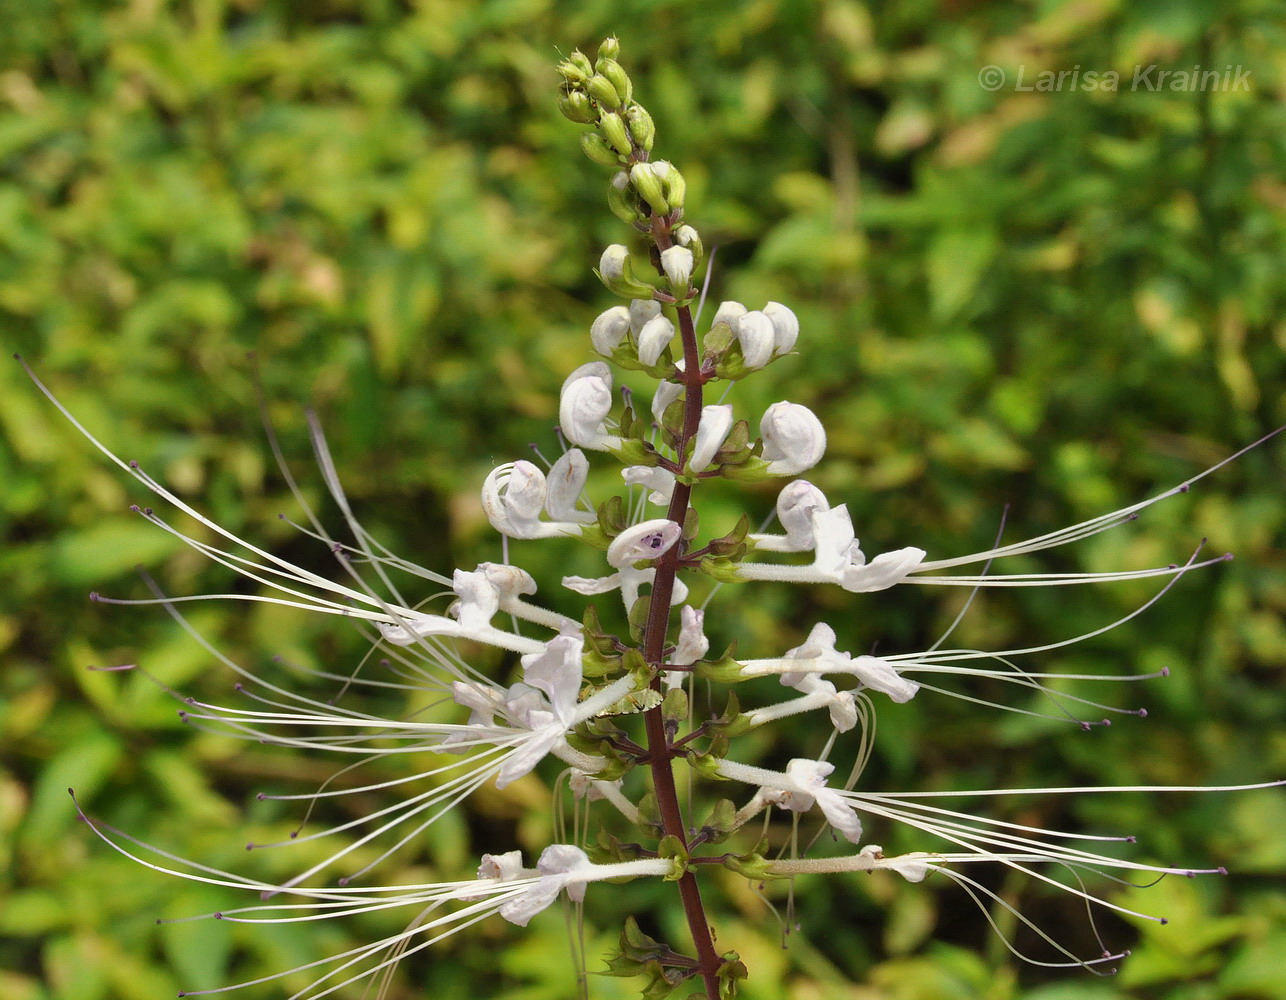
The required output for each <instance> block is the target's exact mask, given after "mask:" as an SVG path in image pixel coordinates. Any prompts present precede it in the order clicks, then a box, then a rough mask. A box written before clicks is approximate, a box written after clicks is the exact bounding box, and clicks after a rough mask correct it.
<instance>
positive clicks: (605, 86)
mask: <svg viewBox="0 0 1286 1000" xmlns="http://www.w3.org/2000/svg"><path fill="white" fill-rule="evenodd" d="M585 89H586V90H588V91H589V96H590V97H592V98H594V100H596V101H598V103H599V104H600V105H602V106H603V107H605V108H608V109H609V110H611V111H619V110H620V107H621V95H620V94H618V93H617V92H616V88H615V87H614V86H612V81H611V80H609V79H608V78H607V77H605V76H603V75H601V74H599V73H595V74H594V75H593V76H591V77H590V78H589V83H587V84H585Z"/></svg>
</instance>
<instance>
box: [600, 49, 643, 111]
mask: <svg viewBox="0 0 1286 1000" xmlns="http://www.w3.org/2000/svg"><path fill="white" fill-rule="evenodd" d="M594 68H595V69H596V70H597V71H598V72H599V73H600V74H601V75H603V76H605V77H606V78H607V79H608V80H609V81H610V82H611V84H612V86H613V87H614V88H616V96H617V97H619V98H620V99H621V104H622V106H624V107H629V105H630V100H631V98H633V96H634V85H633V84H632V83H630V78H629V74H627V73H626V72H625V69H624V67H622V66H621V64H620V63H618V62H617V61H616V60H615V59H600V60H599V61H598V64H597V65H596V66H595V67H594Z"/></svg>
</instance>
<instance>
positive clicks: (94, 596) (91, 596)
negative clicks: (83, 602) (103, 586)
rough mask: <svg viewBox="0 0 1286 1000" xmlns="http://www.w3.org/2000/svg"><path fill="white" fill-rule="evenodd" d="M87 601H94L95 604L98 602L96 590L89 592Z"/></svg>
mask: <svg viewBox="0 0 1286 1000" xmlns="http://www.w3.org/2000/svg"><path fill="white" fill-rule="evenodd" d="M89 599H90V600H91V601H95V602H96V601H97V600H98V591H97V590H91V591H90V592H89Z"/></svg>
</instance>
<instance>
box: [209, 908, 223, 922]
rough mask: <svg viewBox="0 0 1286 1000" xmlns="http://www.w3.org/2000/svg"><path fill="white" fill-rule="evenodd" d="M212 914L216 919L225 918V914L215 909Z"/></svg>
mask: <svg viewBox="0 0 1286 1000" xmlns="http://www.w3.org/2000/svg"><path fill="white" fill-rule="evenodd" d="M210 916H212V917H214V919H215V920H222V919H223V914H222V913H220V912H219V911H218V910H215V911H214V912H213V913H212V914H210Z"/></svg>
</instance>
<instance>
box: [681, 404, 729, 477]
mask: <svg viewBox="0 0 1286 1000" xmlns="http://www.w3.org/2000/svg"><path fill="white" fill-rule="evenodd" d="M731 430H732V407H731V406H728V405H724V406H705V407H702V409H701V422H700V423H699V424H698V425H697V439H696V443H695V444H694V445H693V447H692V455H691V456H690V457H689V459H688V472H690V473H698V472H704V471H705V470H706V468H707V467H708V466H709V465H710V463H711V462H713V461H714V456H715V455H716V454H717V453H718V451H719V449H720V448H722V447H723V443H724V441H726V440H727V439H728V433H729V432H730V431H731Z"/></svg>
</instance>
